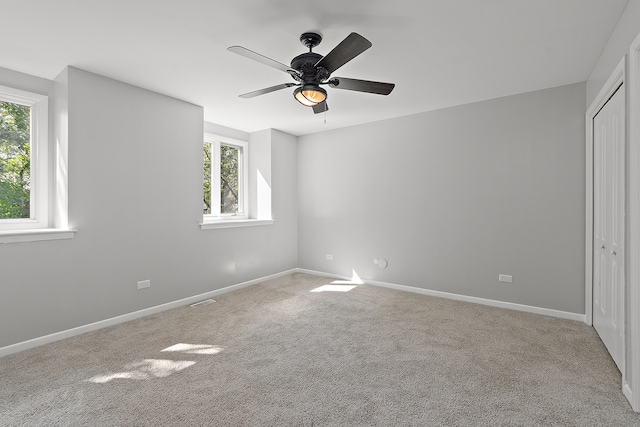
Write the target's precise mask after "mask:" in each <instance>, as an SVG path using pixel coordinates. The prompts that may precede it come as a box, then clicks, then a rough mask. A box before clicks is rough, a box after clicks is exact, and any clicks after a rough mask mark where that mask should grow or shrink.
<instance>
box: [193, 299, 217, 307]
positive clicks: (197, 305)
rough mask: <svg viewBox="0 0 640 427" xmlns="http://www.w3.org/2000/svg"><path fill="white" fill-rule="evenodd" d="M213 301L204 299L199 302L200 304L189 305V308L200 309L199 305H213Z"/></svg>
mask: <svg viewBox="0 0 640 427" xmlns="http://www.w3.org/2000/svg"><path fill="white" fill-rule="evenodd" d="M214 302H215V301H214V300H212V299H206V300H204V301H200V302H196V303H193V304H191V307H200V306H201V305H209V304H213V303H214Z"/></svg>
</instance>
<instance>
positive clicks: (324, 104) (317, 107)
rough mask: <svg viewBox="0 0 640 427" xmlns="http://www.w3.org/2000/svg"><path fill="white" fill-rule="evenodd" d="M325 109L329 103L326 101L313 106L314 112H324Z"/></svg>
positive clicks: (327, 108) (326, 109)
mask: <svg viewBox="0 0 640 427" xmlns="http://www.w3.org/2000/svg"><path fill="white" fill-rule="evenodd" d="M325 111H329V104H327V101H322V102H321V103H319V104H316V105H314V106H313V113H314V114H320V113H324V112H325Z"/></svg>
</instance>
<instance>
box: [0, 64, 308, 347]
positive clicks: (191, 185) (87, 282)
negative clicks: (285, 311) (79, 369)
mask: <svg viewBox="0 0 640 427" xmlns="http://www.w3.org/2000/svg"><path fill="white" fill-rule="evenodd" d="M0 71H2V70H0ZM0 78H2V79H3V81H2V82H0V84H5V85H11V84H12V83H21V88H22V89H26V90H29V89H30V88H31V87H34V88H36V89H38V90H41V91H43V90H49V89H50V85H49V84H48V83H47V82H46V81H42V80H41V79H33V78H29V77H28V76H24V75H20V74H17V73H9V72H7V73H0ZM22 83H24V84H22ZM68 108H69V130H68V132H69V224H70V226H71V227H73V228H77V230H78V233H77V234H76V236H75V238H74V239H72V240H61V241H45V242H31V243H19V244H6V245H0V267H1V268H0V270H1V271H2V274H1V277H2V282H1V283H0V347H4V346H7V345H10V344H15V343H18V342H22V341H25V340H28V339H31V338H35V337H40V336H43V335H47V334H50V333H54V332H59V331H63V330H66V329H70V328H73V327H77V326H81V325H85V324H88V323H91V322H95V321H99V320H103V319H107V318H111V317H114V316H118V315H122V314H126V313H130V312H133V311H136V310H140V309H144V308H148V307H152V306H156V305H159V304H163V303H166V302H170V301H175V300H177V299H181V298H185V297H189V296H193V295H197V294H200V293H204V292H208V291H211V290H215V289H219V288H222V287H225V286H228V285H232V284H236V283H241V282H243V281H247V280H251V279H255V278H259V277H263V276H266V275H269V274H274V273H278V272H282V271H285V270H288V269H291V268H295V267H296V264H297V254H296V241H297V224H296V221H297V217H296V205H297V201H296V186H295V175H296V162H295V159H296V143H295V138H294V137H291V136H288V135H285V134H282V133H279V132H272V140H271V146H272V155H273V160H272V162H273V163H272V166H273V171H272V176H271V179H272V191H273V193H272V197H273V213H274V217H275V218H276V222H275V224H274V225H270V226H258V227H248V228H235V229H220V230H204V231H203V230H200V228H199V222H200V220H201V218H202V134H203V112H202V108H200V107H198V106H195V105H191V104H188V103H185V102H182V101H179V100H176V99H173V98H169V97H166V96H162V95H159V94H156V93H153V92H149V91H146V90H142V89H139V88H136V87H133V86H129V85H126V84H123V83H119V82H116V81H113V80H109V79H106V78H104V77H100V76H97V75H94V74H90V73H87V72H84V71H81V70H77V69H74V68H70V69H69V70H68ZM214 128H215V127H214ZM210 130H214V131H215V130H218V131H220V130H222V131H223V132H224V129H221V128H215V129H210ZM231 136H234V137H238V136H242V135H238V134H237V133H236V134H234V135H231ZM145 279H150V280H151V288H150V289H146V290H142V291H138V290H137V289H136V282H137V281H139V280H145Z"/></svg>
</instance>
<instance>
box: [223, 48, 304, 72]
mask: <svg viewBox="0 0 640 427" xmlns="http://www.w3.org/2000/svg"><path fill="white" fill-rule="evenodd" d="M227 50H228V51H229V52H233V53H235V54H238V55H240V56H244V57H245V58H249V59H253V60H254V61H258V62H260V63H261V64H264V65H268V66H269V67H273V68H275V69H277V70H280V71H284V72H285V73H289V74H291V75H292V76H293V75H298V74H299V73H298V72H297V71H296V70H294V69H293V68H291V67H290V66H288V65H285V64H283V63H281V62H278V61H276V60H274V59H271V58H268V57H266V56H264V55H261V54H259V53H257V52H254V51H252V50H249V49H247V48H245V47H242V46H231V47H228V48H227Z"/></svg>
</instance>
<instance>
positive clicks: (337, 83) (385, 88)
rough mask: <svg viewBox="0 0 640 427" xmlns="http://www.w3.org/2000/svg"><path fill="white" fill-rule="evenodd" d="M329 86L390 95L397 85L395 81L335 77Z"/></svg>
mask: <svg viewBox="0 0 640 427" xmlns="http://www.w3.org/2000/svg"><path fill="white" fill-rule="evenodd" d="M329 86H330V87H333V88H336V89H345V90H355V91H358V92H367V93H376V94H378V95H389V94H390V93H391V91H392V90H393V88H394V87H396V85H395V84H394V83H382V82H370V81H368V80H358V79H347V78H345V77H334V78H332V79H331V80H329Z"/></svg>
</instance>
